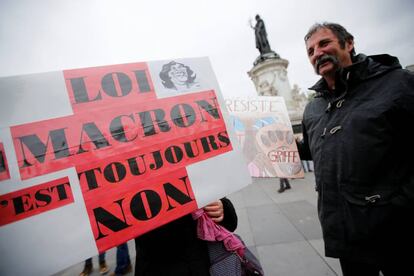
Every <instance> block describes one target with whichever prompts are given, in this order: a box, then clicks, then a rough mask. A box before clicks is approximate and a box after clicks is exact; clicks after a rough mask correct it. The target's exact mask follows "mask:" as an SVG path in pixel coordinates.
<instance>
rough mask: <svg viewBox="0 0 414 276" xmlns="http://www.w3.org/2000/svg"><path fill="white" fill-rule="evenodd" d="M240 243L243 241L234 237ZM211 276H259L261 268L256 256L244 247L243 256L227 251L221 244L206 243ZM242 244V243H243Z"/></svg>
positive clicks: (262, 273) (261, 271)
mask: <svg viewBox="0 0 414 276" xmlns="http://www.w3.org/2000/svg"><path fill="white" fill-rule="evenodd" d="M236 236H237V238H239V239H240V241H241V242H243V240H242V239H241V238H240V236H238V235H236ZM207 244H208V254H209V256H210V275H211V276H251V275H254V276H261V275H264V272H263V268H262V266H261V264H260V261H259V260H258V259H257V258H256V256H255V255H254V254H253V253H252V252H251V251H250V250H249V249H248V248H247V247H246V248H245V249H244V256H243V257H241V256H239V255H238V254H237V253H236V252H233V251H227V250H226V248H225V247H224V244H223V242H219V241H217V242H207ZM243 244H244V242H243Z"/></svg>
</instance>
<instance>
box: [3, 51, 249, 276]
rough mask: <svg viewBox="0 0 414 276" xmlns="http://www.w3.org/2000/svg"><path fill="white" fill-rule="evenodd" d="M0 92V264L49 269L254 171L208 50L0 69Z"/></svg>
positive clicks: (158, 221) (26, 271)
mask: <svg viewBox="0 0 414 276" xmlns="http://www.w3.org/2000/svg"><path fill="white" fill-rule="evenodd" d="M0 97H1V104H0V153H1V158H0V161H1V162H0V254H1V256H2V258H1V260H0V274H2V275H47V274H52V273H55V272H57V271H60V270H62V269H64V268H65V267H67V266H70V265H71V264H74V263H77V262H80V261H82V260H84V259H86V258H88V257H91V256H93V255H97V254H98V252H104V251H106V250H107V249H109V248H112V247H114V246H116V245H118V244H122V243H124V242H126V241H128V240H130V239H132V238H134V237H137V236H139V235H141V234H143V233H146V232H148V231H150V230H152V229H154V228H157V227H159V226H161V225H164V224H166V223H168V222H170V221H172V220H174V219H177V218H179V217H181V216H183V215H186V214H189V213H191V212H192V211H194V210H196V209H197V208H200V207H203V206H205V205H206V204H208V203H210V202H212V201H214V200H216V199H218V198H221V197H223V196H225V195H227V194H230V193H232V192H235V191H237V190H239V189H241V188H243V187H245V186H246V185H248V184H249V183H250V181H251V179H250V177H249V175H248V171H247V169H246V163H245V162H244V159H243V158H242V154H241V151H240V149H239V148H238V144H237V140H236V136H235V134H234V132H233V130H232V128H231V124H230V123H229V117H228V114H227V112H226V109H225V108H224V104H223V99H222V96H221V94H220V90H219V87H218V84H217V82H216V80H215V77H214V73H213V72H212V69H211V66H210V63H209V61H208V59H207V58H193V59H180V60H175V61H152V62H139V63H130V64H119V65H109V66H101V67H93V68H83V69H72V70H64V71H62V72H50V73H44V74H34V75H27V76H14V77H4V78H0ZM229 179H231V181H228V180H229ZM171 250H173V249H171ZM172 252H173V251H172ZM23 260H24V261H23ZM22 261H23V262H22Z"/></svg>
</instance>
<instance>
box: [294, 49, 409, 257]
mask: <svg viewBox="0 0 414 276" xmlns="http://www.w3.org/2000/svg"><path fill="white" fill-rule="evenodd" d="M335 85H336V87H335V89H334V90H333V91H329V90H328V88H327V85H326V82H325V81H324V80H323V79H321V80H320V81H319V82H317V83H316V84H315V85H314V86H313V87H312V88H310V89H312V90H315V91H317V93H316V95H315V98H314V99H313V100H312V101H311V102H310V103H309V104H308V105H307V106H306V108H305V112H304V115H303V121H302V127H303V134H304V139H303V141H302V142H301V143H298V147H299V152H300V155H301V158H302V159H313V161H314V164H315V181H316V189H317V191H318V213H319V219H320V221H321V225H322V231H323V238H324V241H325V254H326V256H329V257H339V258H341V257H345V258H351V259H355V260H357V261H364V262H365V261H366V262H371V261H374V262H377V261H381V260H383V259H384V258H388V257H389V256H390V254H399V253H400V251H401V250H402V249H403V248H404V246H406V247H407V248H409V244H412V240H413V237H414V229H413V227H412V226H411V225H413V224H414V209H413V205H414V162H413V158H414V154H413V147H412V146H411V145H412V136H410V134H409V133H410V132H411V130H412V126H413V124H414V74H413V73H411V72H409V71H407V70H403V69H401V66H400V64H399V62H398V59H397V58H395V57H392V56H389V55H377V56H370V57H367V56H365V55H358V56H355V57H353V64H352V65H351V66H349V67H346V68H343V69H341V70H339V71H338V72H337V75H336V82H335ZM411 250H412V248H410V252H412V251H411ZM410 254H411V253H410Z"/></svg>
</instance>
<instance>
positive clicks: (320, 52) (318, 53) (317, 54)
mask: <svg viewBox="0 0 414 276" xmlns="http://www.w3.org/2000/svg"><path fill="white" fill-rule="evenodd" d="M323 55H325V51H324V50H323V49H321V48H316V49H315V54H314V57H315V60H318V59H319V58H320V57H321V56H323Z"/></svg>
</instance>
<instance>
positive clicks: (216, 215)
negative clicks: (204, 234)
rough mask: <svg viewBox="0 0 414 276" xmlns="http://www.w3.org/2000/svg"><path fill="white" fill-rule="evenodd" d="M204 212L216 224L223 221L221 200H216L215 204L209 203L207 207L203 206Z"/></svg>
mask: <svg viewBox="0 0 414 276" xmlns="http://www.w3.org/2000/svg"><path fill="white" fill-rule="evenodd" d="M203 209H204V212H206V214H207V215H208V216H209V217H210V218H211V219H212V220H213V221H214V222H216V223H219V222H221V221H223V219H224V209H223V203H222V202H221V200H217V201H215V202H212V203H210V204H209V205H207V206H205V207H204V208H203Z"/></svg>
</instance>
